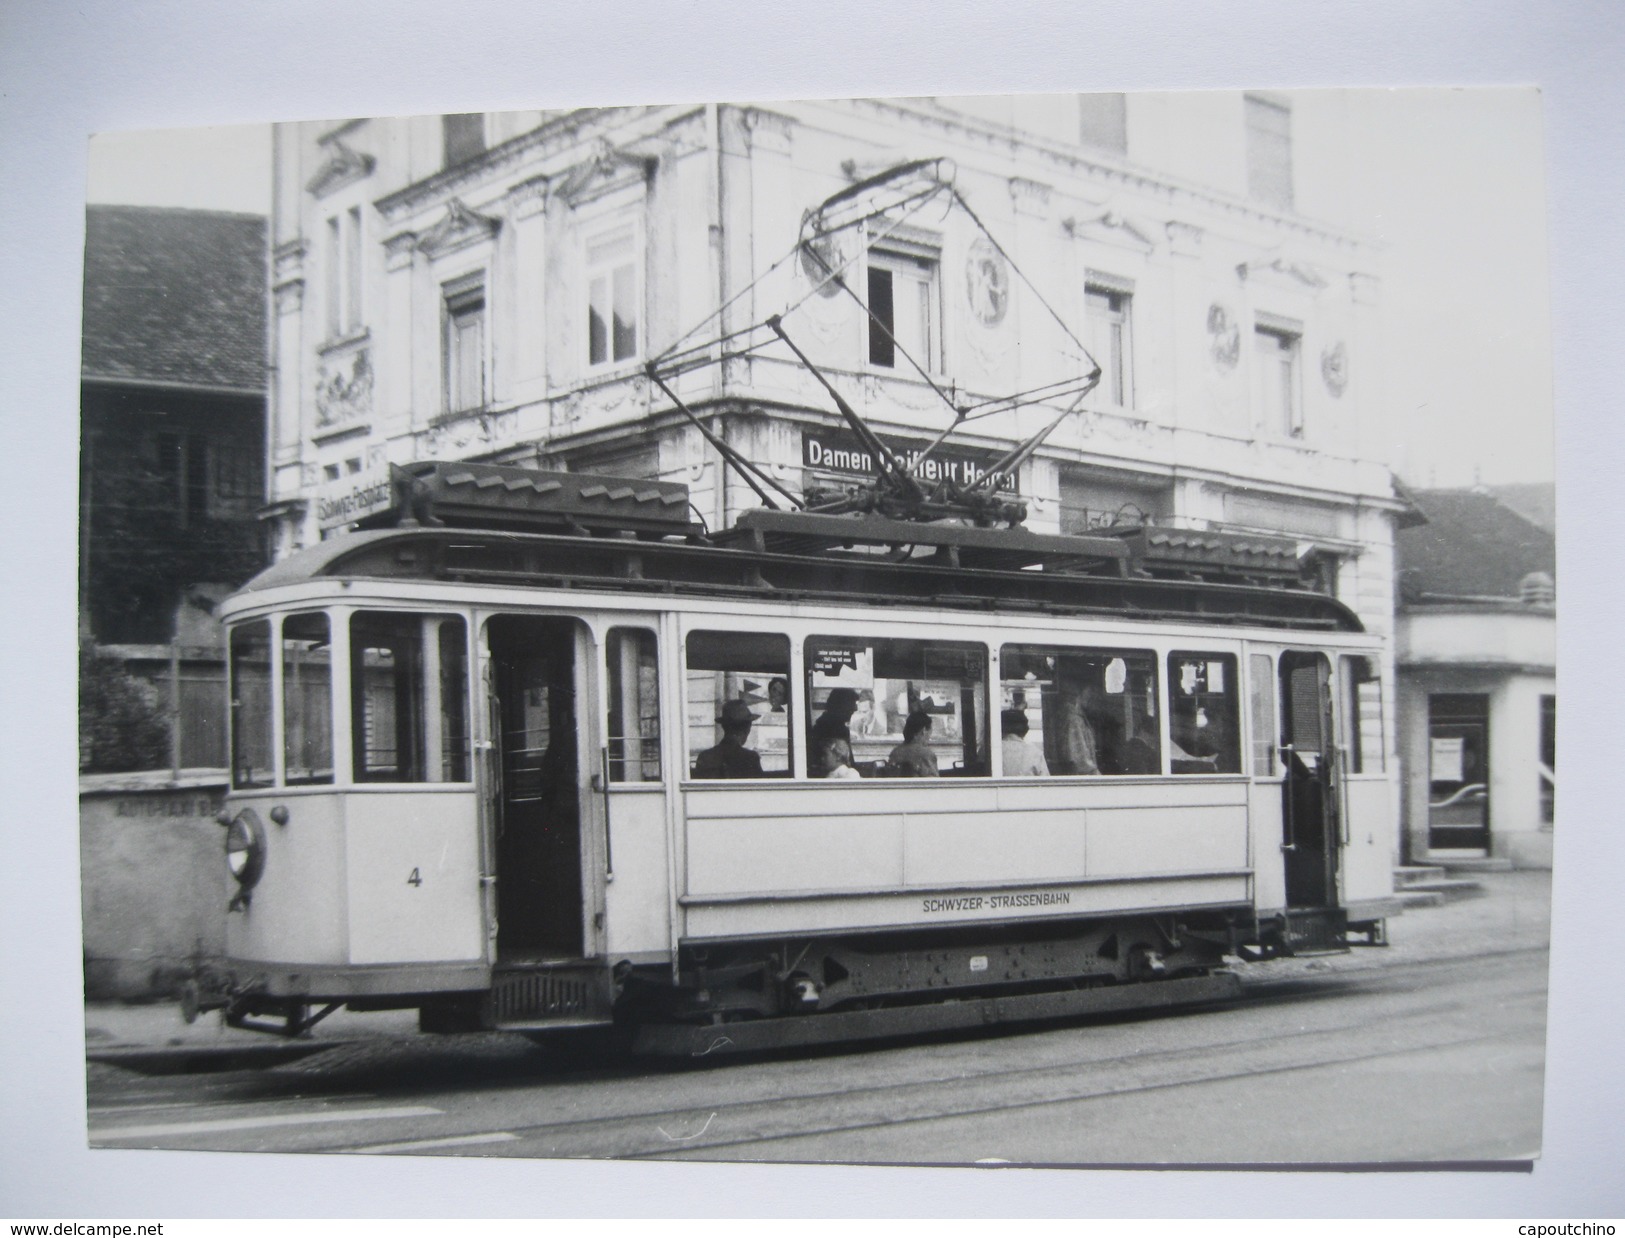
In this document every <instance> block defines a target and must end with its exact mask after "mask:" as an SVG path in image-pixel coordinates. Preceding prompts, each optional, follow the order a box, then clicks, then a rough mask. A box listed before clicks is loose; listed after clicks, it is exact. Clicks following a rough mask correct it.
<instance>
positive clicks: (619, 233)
mask: <svg viewBox="0 0 1625 1238" xmlns="http://www.w3.org/2000/svg"><path fill="white" fill-rule="evenodd" d="M639 266H640V263H639V262H638V251H637V229H635V228H633V227H631V226H628V227H624V228H619V229H617V230H616V231H614V232H611V233H608V234H606V235H604V236H600V237H597V238H595V239H594V240H592V241H590V242H588V245H587V364H588V365H589V366H599V365H611V364H613V363H615V362H617V361H630V360H633V359H634V358H636V357H637V355H638V323H639V319H640V318H641V315H640V313H639V302H640V299H641V293H640V291H639V287H638V285H639V283H640V280H639Z"/></svg>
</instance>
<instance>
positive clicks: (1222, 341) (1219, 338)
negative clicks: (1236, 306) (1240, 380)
mask: <svg viewBox="0 0 1625 1238" xmlns="http://www.w3.org/2000/svg"><path fill="white" fill-rule="evenodd" d="M1207 335H1208V343H1209V347H1210V349H1211V351H1212V353H1213V364H1214V365H1215V366H1216V367H1217V368H1218V369H1219V370H1220V371H1221V372H1227V371H1229V370H1233V369H1235V368H1236V362H1238V361H1240V360H1241V327H1240V326H1238V325H1237V323H1236V316H1235V314H1234V313H1233V312H1232V311H1231V309H1230V307H1229V306H1227V305H1221V304H1219V302H1217V301H1215V302H1214V303H1213V304H1212V305H1210V306H1208V310H1207Z"/></svg>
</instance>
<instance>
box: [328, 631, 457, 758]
mask: <svg viewBox="0 0 1625 1238" xmlns="http://www.w3.org/2000/svg"><path fill="white" fill-rule="evenodd" d="M466 631H467V629H466V627H465V625H464V623H463V620H462V619H460V618H456V617H450V616H438V615H416V614H395V613H385V612H378V611H361V612H358V613H357V614H356V615H354V616H353V617H352V618H351V621H350V676H351V678H350V709H351V727H352V740H351V742H352V744H353V746H354V765H355V780H356V781H357V782H466V781H467V780H468V721H467V719H468V670H467V657H468V655H467V635H466Z"/></svg>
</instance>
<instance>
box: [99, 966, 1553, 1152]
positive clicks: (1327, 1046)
mask: <svg viewBox="0 0 1625 1238" xmlns="http://www.w3.org/2000/svg"><path fill="white" fill-rule="evenodd" d="M1381 953H1382V952H1380V951H1357V952H1356V954H1355V955H1354V956H1351V958H1352V960H1353V965H1352V966H1351V965H1348V964H1349V960H1342V959H1340V960H1335V961H1333V962H1320V961H1310V960H1290V961H1285V962H1282V963H1280V964H1266V965H1263V966H1260V967H1253V968H1249V969H1244V971H1243V975H1244V976H1246V977H1247V978H1248V987H1247V992H1246V995H1245V996H1244V998H1243V999H1242V1000H1240V1001H1238V1002H1234V1003H1229V1004H1226V1005H1223V1006H1218V1007H1209V1008H1206V1009H1201V1010H1192V1011H1186V1012H1182V1013H1173V1014H1169V1013H1160V1014H1157V1015H1154V1016H1150V1017H1144V1018H1141V1017H1116V1018H1112V1019H1097V1020H1094V1021H1080V1020H1074V1021H1071V1022H1069V1023H1064V1024H1045V1025H1041V1026H1038V1027H1029V1028H1020V1029H1008V1028H1007V1029H1001V1030H999V1031H997V1032H984V1031H979V1032H977V1033H975V1034H966V1035H959V1036H953V1037H937V1038H934V1039H930V1040H924V1039H915V1040H911V1041H907V1042H894V1043H890V1044H885V1045H879V1046H876V1045H869V1046H864V1047H860V1048H850V1049H843V1050H838V1051H829V1050H825V1051H818V1052H809V1051H800V1052H788V1051H786V1052H781V1053H775V1054H772V1055H757V1056H754V1057H750V1058H743V1059H741V1058H734V1059H728V1060H725V1061H717V1062H715V1063H712V1062H709V1061H698V1062H675V1063H671V1062H651V1061H647V1060H630V1059H625V1058H619V1059H606V1058H604V1057H602V1056H599V1055H597V1054H596V1053H595V1052H594V1051H593V1050H591V1048H590V1047H581V1046H565V1047H562V1048H553V1047H540V1046H536V1045H533V1044H531V1043H530V1042H529V1041H527V1040H525V1039H524V1038H522V1037H518V1036H513V1035H506V1034H500V1033H492V1034H481V1035H472V1036H460V1037H459V1036H423V1035H402V1036H394V1037H388V1038H377V1039H372V1040H357V1041H353V1042H350V1043H343V1044H338V1045H335V1046H333V1047H330V1048H317V1049H315V1050H314V1051H313V1052H311V1053H310V1054H309V1055H308V1056H304V1057H301V1058H299V1059H298V1060H283V1061H281V1062H280V1063H279V1064H275V1065H268V1066H262V1067H260V1068H257V1069H230V1070H224V1071H212V1072H208V1073H158V1072H160V1071H162V1070H164V1069H165V1068H164V1067H163V1066H162V1065H161V1064H155V1063H154V1062H151V1061H143V1062H137V1063H133V1065H139V1066H140V1067H141V1069H134V1068H132V1064H120V1065H115V1064H111V1063H110V1062H107V1061H98V1062H92V1063H91V1064H90V1066H89V1068H88V1070H89V1108H90V1112H89V1130H90V1142H91V1145H92V1146H94V1147H102V1148H184V1149H207V1150H214V1151H243V1152H249V1151H264V1152H270V1151H275V1152H323V1153H335V1152H339V1153H373V1154H417V1155H463V1156H510V1157H591V1158H623V1157H634V1158H656V1159H688V1160H707V1161H735V1160H738V1161H800V1162H870V1163H912V1164H944V1163H951V1164H966V1163H974V1162H982V1163H1000V1162H1009V1163H1016V1164H1049V1165H1057V1164H1088V1165H1140V1164H1163V1165H1170V1164H1177V1165H1207V1164H1238V1163H1261V1162H1262V1163H1296V1164H1373V1163H1400V1162H1411V1163H1415V1162H1424V1161H1426V1162H1455V1163H1462V1162H1477V1163H1482V1162H1490V1161H1527V1160H1530V1159H1532V1158H1534V1157H1536V1156H1538V1155H1539V1151H1540V1146H1541V1126H1540V1123H1541V1098H1542V1076H1543V1061H1544V1046H1545V1022H1546V970H1547V955H1546V952H1545V950H1544V949H1538V948H1510V949H1503V950H1502V951H1501V952H1498V953H1484V954H1478V955H1463V956H1458V957H1445V958H1434V959H1419V960H1416V961H1407V962H1404V963H1403V965H1396V966H1372V965H1365V964H1363V963H1362V962H1361V961H1360V960H1361V955H1362V954H1363V955H1364V956H1365V957H1366V958H1374V957H1376V956H1378V955H1380V954H1381ZM232 1065H234V1066H240V1065H241V1063H232Z"/></svg>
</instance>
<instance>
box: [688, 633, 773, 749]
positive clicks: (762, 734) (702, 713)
mask: <svg viewBox="0 0 1625 1238" xmlns="http://www.w3.org/2000/svg"><path fill="white" fill-rule="evenodd" d="M684 653H685V664H684V673H685V678H686V682H687V690H688V719H687V721H688V737H687V750H688V770H689V773H690V774H691V775H692V776H694V777H697V778H749V777H758V776H761V777H788V776H789V774H790V739H791V726H790V703H789V701H790V638H789V637H787V636H780V635H778V634H776V633H759V632H690V633H689V634H688V642H687V645H686V646H685V650H684Z"/></svg>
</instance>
